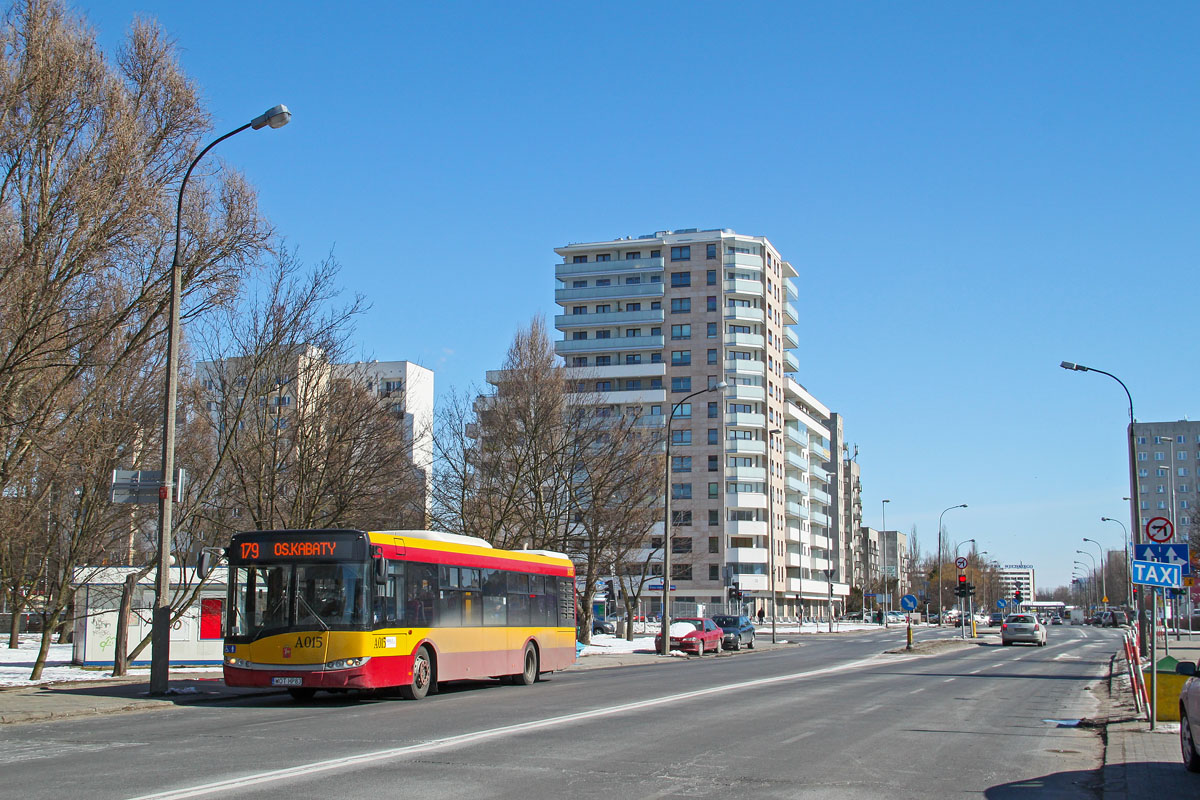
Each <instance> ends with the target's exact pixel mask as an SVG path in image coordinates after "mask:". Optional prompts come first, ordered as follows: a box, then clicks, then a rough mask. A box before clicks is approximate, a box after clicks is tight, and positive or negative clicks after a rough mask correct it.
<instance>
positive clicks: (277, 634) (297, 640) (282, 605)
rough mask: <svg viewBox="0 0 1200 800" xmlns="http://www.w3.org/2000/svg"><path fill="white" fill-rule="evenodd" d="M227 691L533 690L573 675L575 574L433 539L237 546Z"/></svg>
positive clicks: (275, 540) (379, 535) (309, 538)
mask: <svg viewBox="0 0 1200 800" xmlns="http://www.w3.org/2000/svg"><path fill="white" fill-rule="evenodd" d="M226 555H227V557H228V560H229V596H228V603H227V612H226V627H225V648H224V649H225V656H224V670H225V683H226V684H228V685H229V686H262V687H267V686H281V687H285V688H287V689H288V690H289V691H290V692H291V693H292V696H293V697H295V698H296V699H309V698H311V697H312V695H313V694H314V693H315V692H316V691H317V690H318V689H325V690H331V691H345V690H350V689H379V688H386V687H398V688H399V691H400V693H401V695H403V696H404V697H406V698H409V699H419V698H421V697H424V696H425V695H426V694H427V693H428V692H430V691H436V689H437V683H438V681H451V680H461V679H479V678H488V677H500V678H505V679H510V680H512V681H514V682H516V683H520V684H531V683H533V682H534V681H536V680H537V679H538V676H539V675H541V674H543V673H546V672H553V671H554V670H558V669H562V668H563V667H566V666H567V665H569V664H571V663H573V662H574V661H575V567H574V565H572V563H571V561H570V560H569V559H568V558H567V557H566V556H564V555H562V554H561V553H551V552H546V551H534V550H500V549H497V548H493V547H492V546H491V545H489V544H488V543H487V542H485V541H484V540H482V539H477V538H474V537H470V536H458V535H456V534H448V533H434V532H431V531H370V532H367V531H359V530H280V531H251V532H247V533H239V534H236V535H234V537H233V541H232V543H231V544H230V546H229V548H228V549H227V550H226Z"/></svg>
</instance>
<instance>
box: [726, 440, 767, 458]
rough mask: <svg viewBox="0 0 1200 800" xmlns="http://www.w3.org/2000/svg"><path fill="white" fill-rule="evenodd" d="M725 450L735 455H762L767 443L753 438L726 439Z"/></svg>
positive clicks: (765, 450)
mask: <svg viewBox="0 0 1200 800" xmlns="http://www.w3.org/2000/svg"><path fill="white" fill-rule="evenodd" d="M725 452H726V453H730V454H736V455H763V454H764V453H766V452H767V443H766V442H760V441H755V440H754V439H726V440H725Z"/></svg>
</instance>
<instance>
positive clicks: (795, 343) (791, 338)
mask: <svg viewBox="0 0 1200 800" xmlns="http://www.w3.org/2000/svg"><path fill="white" fill-rule="evenodd" d="M783 338H784V339H785V340H786V341H787V347H788V349H789V350H795V349H796V348H797V347H799V346H800V340H799V339H798V338H796V332H795V331H794V330H792V329H791V328H789V327H784V329H783Z"/></svg>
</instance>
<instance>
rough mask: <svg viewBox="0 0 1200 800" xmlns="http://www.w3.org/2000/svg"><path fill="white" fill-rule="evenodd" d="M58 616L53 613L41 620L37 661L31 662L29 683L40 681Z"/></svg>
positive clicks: (56, 612) (56, 613)
mask: <svg viewBox="0 0 1200 800" xmlns="http://www.w3.org/2000/svg"><path fill="white" fill-rule="evenodd" d="M59 616H60V615H59V612H58V611H55V612H54V613H53V614H51V615H50V617H49V619H46V618H43V619H42V639H41V644H40V646H39V647H38V654H37V659H36V660H35V661H34V662H33V672H31V673H30V674H29V680H31V681H40V680H41V679H42V670H43V669H44V668H45V667H46V656H47V655H48V654H49V653H50V637H51V636H53V635H54V628H55V627H56V626H57V625H58V619H59Z"/></svg>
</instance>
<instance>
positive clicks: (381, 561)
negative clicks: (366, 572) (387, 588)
mask: <svg viewBox="0 0 1200 800" xmlns="http://www.w3.org/2000/svg"><path fill="white" fill-rule="evenodd" d="M371 568H372V570H373V571H374V573H375V583H377V584H378V585H380V586H382V585H384V584H386V583H387V559H386V558H375V559H372V561H371Z"/></svg>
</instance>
